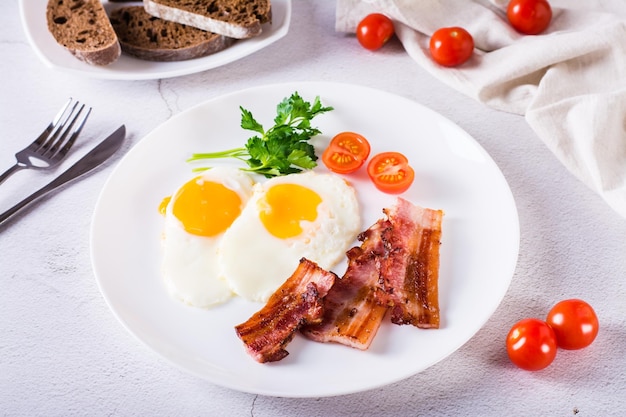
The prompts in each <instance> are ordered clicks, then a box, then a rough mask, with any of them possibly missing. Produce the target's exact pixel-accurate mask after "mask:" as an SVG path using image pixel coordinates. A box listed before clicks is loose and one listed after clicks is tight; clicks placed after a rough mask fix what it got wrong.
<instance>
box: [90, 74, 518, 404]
mask: <svg viewBox="0 0 626 417" xmlns="http://www.w3.org/2000/svg"><path fill="white" fill-rule="evenodd" d="M294 91H298V92H299V93H300V95H302V97H303V98H304V99H306V100H308V101H311V100H313V99H314V98H315V96H317V95H319V96H320V97H321V100H322V103H323V104H324V105H327V106H333V107H334V108H335V110H334V111H332V112H330V113H327V114H324V115H321V116H318V117H317V118H316V119H314V123H313V125H314V126H317V127H319V128H320V129H321V130H322V132H323V134H322V135H320V136H318V137H317V138H316V140H315V141H316V147H318V149H323V147H324V145H325V144H327V143H328V141H329V140H330V138H331V137H332V136H333V135H335V134H336V133H339V132H341V131H346V130H351V131H357V132H359V133H361V134H363V135H364V136H365V137H367V138H368V139H369V140H370V142H371V145H372V154H375V153H378V152H382V151H388V150H395V151H401V152H403V153H405V154H406V155H407V156H408V158H409V160H410V163H411V165H412V166H413V167H414V168H415V173H416V180H415V182H414V184H413V185H412V187H411V188H410V189H409V190H408V191H407V192H406V193H405V194H404V195H403V196H404V197H405V198H407V199H409V200H410V201H413V202H414V203H416V204H420V205H422V206H426V207H431V208H438V209H443V210H444V211H445V218H444V222H443V237H442V246H441V269H440V307H441V316H442V323H441V328H440V329H438V330H420V329H417V328H415V327H412V326H397V325H392V324H391V323H387V322H386V323H384V324H383V326H382V327H381V329H380V331H379V333H378V334H377V336H376V338H375V340H374V342H373V344H372V346H371V347H370V349H369V350H367V351H359V350H356V349H352V348H349V347H346V346H342V345H338V344H322V343H316V342H313V341H309V340H307V339H305V338H303V337H302V336H301V335H297V336H296V338H295V339H294V341H293V342H292V343H291V344H290V345H289V346H288V348H287V350H288V351H289V352H290V355H289V356H287V357H286V358H285V359H283V360H282V361H280V362H276V363H271V364H259V363H256V362H255V361H254V360H253V359H252V358H250V357H249V356H248V355H247V354H246V353H245V351H244V348H243V344H242V343H241V341H240V340H239V339H238V338H237V336H236V334H235V331H234V328H233V327H234V326H235V325H237V324H239V323H242V322H243V321H245V320H247V319H248V318H249V316H250V315H251V314H252V313H254V312H255V311H257V310H258V309H259V308H260V307H261V305H259V304H255V303H251V302H246V301H243V300H241V299H233V300H231V301H229V302H228V303H226V304H225V305H222V306H219V307H217V308H214V309H210V310H201V309H196V308H193V307H188V306H185V305H183V304H182V303H180V302H178V301H176V300H174V299H172V298H171V297H170V296H169V295H168V293H167V292H166V289H165V288H164V285H163V282H162V280H161V277H160V275H159V263H160V233H161V227H162V218H161V216H160V215H159V213H158V210H157V207H158V205H159V203H160V202H161V200H162V199H163V198H164V197H165V196H167V195H169V194H170V193H171V192H173V190H175V189H176V188H177V186H178V185H180V184H181V183H182V182H183V181H184V180H186V179H188V178H190V176H191V175H192V174H191V167H190V165H189V164H187V163H186V162H185V160H186V158H187V157H188V156H189V155H190V154H191V153H192V152H205V151H206V152H209V151H218V150H225V149H230V148H233V147H237V146H241V145H243V144H244V143H245V141H246V140H247V138H248V137H249V136H252V135H251V134H250V132H247V131H244V130H242V129H241V128H240V127H239V123H240V111H239V106H243V107H244V108H246V109H248V110H250V111H251V112H252V113H253V114H254V116H255V117H256V118H257V120H258V121H260V122H261V123H262V124H264V125H265V126H266V128H268V127H269V126H271V124H272V120H273V118H274V116H275V108H276V104H278V103H279V102H280V101H281V100H282V99H283V98H284V97H287V96H289V95H290V94H291V93H293V92H294ZM226 163H231V164H237V163H238V162H237V161H235V162H226ZM316 169H317V170H319V171H325V170H326V169H325V168H324V167H323V166H320V167H318V168H316ZM366 176H367V175H366V174H364V173H363V172H361V173H360V174H358V175H349V176H346V178H347V179H349V181H350V182H351V183H353V185H354V186H355V187H356V189H357V192H358V196H359V199H360V203H361V210H362V216H363V228H364V229H365V228H367V227H369V226H370V225H371V224H373V223H374V222H375V221H376V219H378V218H380V217H381V216H382V212H381V210H382V208H383V207H385V206H387V205H389V204H391V203H392V202H393V201H394V199H395V197H392V196H389V195H385V194H382V193H380V192H378V191H377V190H376V189H375V188H374V187H373V186H372V185H371V184H370V182H369V180H368V179H367V178H366ZM251 238H253V237H251ZM518 250H519V222H518V217H517V210H516V207H515V203H514V200H513V197H512V195H511V191H510V189H509V187H508V184H507V182H506V180H505V179H504V177H503V175H502V173H501V172H500V170H499V169H498V167H497V166H496V164H495V163H494V161H493V160H492V159H491V158H490V156H489V155H488V154H487V153H486V152H485V150H484V149H483V148H482V147H481V146H480V145H479V144H478V143H477V142H476V141H475V140H474V139H473V138H472V137H470V136H469V135H468V134H467V133H466V132H464V131H463V130H461V129H460V128H459V127H458V126H456V125H455V124H454V123H452V122H451V121H449V120H448V119H446V118H445V117H443V116H441V115H439V114H438V113H435V112H433V111H432V110H429V109H427V108H425V107H423V106H421V105H419V104H417V103H415V102H413V101H410V100H408V99H404V98H402V97H398V96H395V95H392V94H389V93H385V92H381V91H377V90H372V89H369V88H365V87H360V86H354V85H345V84H333V83H290V84H279V85H269V86H263V87H259V88H253V89H249V90H245V91H240V92H236V93H234V94H229V95H226V96H223V97H220V98H217V99H214V100H211V101H208V102H206V103H203V104H200V105H198V106H196V107H194V108H192V109H190V110H188V111H185V112H183V113H181V114H179V115H177V116H175V117H173V118H171V119H170V120H168V121H167V122H166V123H164V124H163V125H161V126H160V127H158V128H157V129H155V130H154V131H153V132H152V133H150V134H149V135H148V136H146V137H145V138H144V139H143V140H141V141H140V142H139V143H138V144H137V145H136V146H135V147H134V148H133V149H131V150H130V151H129V152H128V154H127V155H125V156H124V158H123V159H122V160H121V161H120V163H119V165H118V166H117V167H116V168H115V170H114V172H113V173H112V174H111V176H110V178H109V179H108V181H107V183H106V185H105V187H104V189H103V190H102V193H101V195H100V198H99V200H98V203H97V206H96V209H95V213H94V217H93V222H92V229H91V251H92V253H91V255H92V262H93V268H94V271H95V275H96V278H97V281H98V284H99V286H100V289H101V291H102V294H103V295H104V298H105V299H106V301H107V303H108V304H109V306H110V308H111V310H112V311H113V312H114V313H115V315H116V316H117V317H118V319H119V320H120V321H121V322H122V323H123V324H124V326H125V327H126V328H127V329H128V330H129V331H130V332H131V333H132V334H134V335H135V336H136V337H137V338H138V339H139V340H141V341H142V342H144V343H145V344H146V345H147V346H149V347H150V348H151V349H153V350H154V351H156V352H157V353H159V354H160V355H162V356H163V357H164V358H166V359H168V360H169V361H171V362H172V363H174V364H176V365H177V366H179V367H181V368H183V369H185V370H186V371H188V372H190V373H192V374H195V375H198V376H200V377H202V378H205V379H207V380H209V381H211V382H213V383H215V384H218V385H222V386H225V387H230V388H233V389H236V390H241V391H245V392H250V393H257V394H264V395H273V396H282V397H321V396H330V395H339V394H347V393H353V392H357V391H363V390H367V389H372V388H376V387H379V386H383V385H386V384H389V383H392V382H395V381H398V380H402V379H404V378H407V377H409V376H411V375H413V374H415V373H417V372H420V371H422V370H423V369H425V368H427V367H429V366H431V365H433V364H435V363H437V362H439V361H441V360H442V359H444V358H445V357H446V356H448V355H450V354H451V353H453V352H454V351H455V350H457V349H458V348H459V347H460V346H462V345H463V344H464V343H465V342H467V341H468V340H469V339H470V338H471V337H472V336H473V335H474V334H475V333H476V332H477V331H478V330H479V329H480V328H481V327H482V326H483V324H484V323H485V322H486V321H487V319H489V317H490V316H491V315H492V314H493V312H494V311H495V309H496V308H497V306H498V305H499V303H500V301H501V300H502V298H503V296H504V294H505V292H506V290H507V288H508V286H509V283H510V280H511V278H512V276H513V273H514V270H515V266H516V262H517V255H518ZM242 261H245V259H242ZM344 268H345V265H339V266H337V267H336V268H334V271H335V272H337V273H338V274H339V275H341V274H342V273H343V271H344Z"/></svg>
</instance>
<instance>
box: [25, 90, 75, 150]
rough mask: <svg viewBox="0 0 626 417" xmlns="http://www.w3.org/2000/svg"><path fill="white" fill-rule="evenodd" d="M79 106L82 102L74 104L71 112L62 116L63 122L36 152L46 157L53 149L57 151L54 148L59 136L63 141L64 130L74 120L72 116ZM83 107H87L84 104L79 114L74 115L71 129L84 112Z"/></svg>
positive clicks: (59, 123)
mask: <svg viewBox="0 0 626 417" xmlns="http://www.w3.org/2000/svg"><path fill="white" fill-rule="evenodd" d="M79 104H80V102H78V101H77V102H76V103H74V105H73V106H72V108H71V109H70V110H69V112H66V114H64V115H62V116H63V118H62V119H63V120H62V121H60V122H58V123H57V124H56V125H55V127H54V130H53V132H52V133H51V134H50V135H49V136H48V138H47V139H46V140H45V142H44V143H43V144H42V145H41V146H39V148H38V149H36V151H37V152H38V153H40V154H43V155H45V154H47V153H50V152H51V151H53V149H55V148H54V144H55V143H58V141H59V136H61V140H62V139H63V137H62V135H63V132H64V131H65V130H64V129H65V128H66V126H67V123H68V121H70V118H72V114H74V111H75V110H76V107H77V106H78V105H79ZM83 107H85V105H84V104H83V105H82V106H81V107H80V108H79V109H78V113H76V114H74V118H73V119H72V120H71V121H70V125H69V127H71V126H72V123H73V122H74V120H76V117H77V116H78V115H79V114H80V112H81V111H82V110H83ZM69 127H68V128H69ZM52 153H54V152H52Z"/></svg>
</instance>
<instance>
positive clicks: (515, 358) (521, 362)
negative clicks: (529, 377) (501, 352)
mask: <svg viewBox="0 0 626 417" xmlns="http://www.w3.org/2000/svg"><path fill="white" fill-rule="evenodd" d="M556 349H557V345H556V336H555V335H554V331H553V330H552V328H551V327H550V326H549V325H548V323H546V322H545V321H542V320H539V319H524V320H521V321H518V322H517V323H515V324H514V325H513V327H512V328H511V330H510V331H509V334H508V335H507V337H506V351H507V353H508V354H509V358H510V359H511V362H513V363H514V364H515V365H517V366H518V367H520V368H522V369H525V370H527V371H538V370H540V369H543V368H545V367H546V366H548V365H550V364H551V363H552V361H553V360H554V357H555V356H556Z"/></svg>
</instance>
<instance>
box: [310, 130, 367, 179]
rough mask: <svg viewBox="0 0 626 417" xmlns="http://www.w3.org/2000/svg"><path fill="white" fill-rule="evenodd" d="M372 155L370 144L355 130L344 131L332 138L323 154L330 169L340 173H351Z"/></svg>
mask: <svg viewBox="0 0 626 417" xmlns="http://www.w3.org/2000/svg"><path fill="white" fill-rule="evenodd" d="M369 155H370V144H369V142H368V141H367V139H365V138H364V137H363V136H361V135H359V134H358V133H354V132H342V133H339V134H338V135H337V136H335V137H334V138H332V140H331V141H330V144H329V145H328V147H327V148H326V150H324V153H323V154H322V161H323V162H324V165H326V167H327V168H328V169H330V170H331V171H333V172H336V173H338V174H349V173H351V172H354V171H356V170H357V169H359V168H360V167H361V166H362V165H363V164H364V163H365V161H366V160H367V157H368V156H369Z"/></svg>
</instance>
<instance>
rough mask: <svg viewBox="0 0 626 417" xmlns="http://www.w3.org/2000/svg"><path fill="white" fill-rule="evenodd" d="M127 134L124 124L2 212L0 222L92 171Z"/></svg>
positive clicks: (120, 143)
mask: <svg viewBox="0 0 626 417" xmlns="http://www.w3.org/2000/svg"><path fill="white" fill-rule="evenodd" d="M125 136H126V127H125V126H124V125H122V126H120V127H119V128H117V130H116V131H115V132H113V133H111V134H110V135H109V136H108V137H107V138H106V139H104V140H103V141H102V142H100V144H98V145H97V146H96V147H95V148H93V149H92V150H91V151H89V153H87V154H86V155H85V156H83V157H82V158H81V159H79V160H78V161H77V162H76V163H75V164H74V165H72V166H71V167H69V168H68V169H67V170H66V171H65V172H63V173H62V174H61V175H59V176H58V177H56V178H55V179H54V180H52V181H51V182H50V183H48V185H45V186H43V187H42V188H40V189H39V190H37V191H35V192H34V193H32V194H31V195H29V196H28V197H26V198H25V199H23V200H22V201H20V202H19V203H17V204H16V205H14V206H13V207H11V208H10V209H8V210H7V211H5V212H4V213H2V214H0V224H2V223H4V222H5V221H6V220H8V219H9V218H10V217H11V216H13V215H14V214H15V213H17V212H18V211H20V210H21V209H23V208H24V207H26V206H27V205H29V204H30V203H32V202H33V201H35V200H36V199H38V198H40V197H43V196H44V195H46V194H48V193H49V192H50V191H52V190H55V189H56V188H58V187H60V186H62V185H63V184H65V183H66V182H68V181H71V180H73V179H75V178H78V177H80V176H81V175H84V174H86V173H87V172H89V171H91V170H92V169H94V168H95V167H97V166H98V165H100V164H102V163H103V162H104V161H106V160H107V159H109V157H110V156H111V155H113V154H114V153H115V151H117V150H118V149H119V147H120V146H121V145H122V142H124V137H125Z"/></svg>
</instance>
